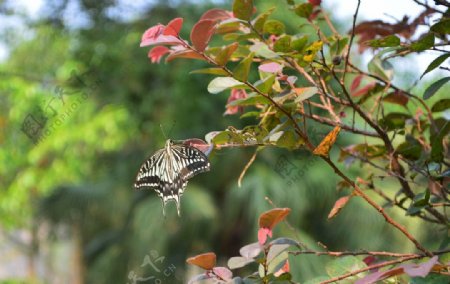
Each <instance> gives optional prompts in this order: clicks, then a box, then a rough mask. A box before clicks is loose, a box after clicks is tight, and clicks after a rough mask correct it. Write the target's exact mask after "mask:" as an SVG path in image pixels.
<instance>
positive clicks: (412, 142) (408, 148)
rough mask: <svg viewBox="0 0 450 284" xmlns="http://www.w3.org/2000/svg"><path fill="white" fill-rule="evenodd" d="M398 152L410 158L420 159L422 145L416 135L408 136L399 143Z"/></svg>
mask: <svg viewBox="0 0 450 284" xmlns="http://www.w3.org/2000/svg"><path fill="white" fill-rule="evenodd" d="M396 152H398V153H399V154H401V155H402V156H403V157H405V158H406V159H408V160H414V161H415V160H418V159H419V158H420V156H421V154H422V145H421V144H420V142H419V141H418V140H416V139H415V138H414V137H412V136H410V135H408V136H406V141H405V142H403V143H402V144H400V145H398V147H397V149H396Z"/></svg>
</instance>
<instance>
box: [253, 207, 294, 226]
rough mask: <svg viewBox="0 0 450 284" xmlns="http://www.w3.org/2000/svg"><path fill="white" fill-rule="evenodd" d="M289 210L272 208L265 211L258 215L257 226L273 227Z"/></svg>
mask: <svg viewBox="0 0 450 284" xmlns="http://www.w3.org/2000/svg"><path fill="white" fill-rule="evenodd" d="M290 212H291V209H289V208H274V209H272V210H269V211H266V212H264V213H263V214H261V215H260V216H259V227H260V228H268V229H270V230H272V229H273V227H275V225H276V224H278V223H279V222H281V221H283V220H284V218H286V216H287V215H289V213H290Z"/></svg>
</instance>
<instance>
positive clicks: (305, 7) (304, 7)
mask: <svg viewBox="0 0 450 284" xmlns="http://www.w3.org/2000/svg"><path fill="white" fill-rule="evenodd" d="M312 11H313V5H311V4H310V3H303V4H299V5H297V6H295V9H294V12H295V14H297V15H298V16H300V17H302V18H309V16H311V14H312Z"/></svg>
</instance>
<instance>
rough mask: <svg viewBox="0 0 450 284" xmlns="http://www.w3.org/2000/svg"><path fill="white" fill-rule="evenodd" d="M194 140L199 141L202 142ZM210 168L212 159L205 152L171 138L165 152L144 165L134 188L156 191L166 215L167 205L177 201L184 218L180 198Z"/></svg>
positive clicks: (152, 157) (160, 151) (158, 153)
mask: <svg viewBox="0 0 450 284" xmlns="http://www.w3.org/2000/svg"><path fill="white" fill-rule="evenodd" d="M193 140H195V141H199V139H193ZM186 141H189V140H186ZM200 141H201V140H200ZM203 143H204V142H203ZM202 146H205V145H202ZM209 169H210V163H209V160H208V158H207V157H206V155H205V154H204V153H203V152H202V151H200V150H199V149H197V148H196V147H193V146H190V145H189V143H186V142H185V143H179V142H174V141H172V140H170V139H168V140H167V141H166V146H165V147H164V148H163V149H160V150H158V151H157V152H156V153H155V154H153V156H151V157H150V158H149V159H147V160H146V161H145V162H144V163H143V164H142V166H141V168H140V169H139V172H138V174H137V177H136V182H135V183H134V187H135V188H136V189H139V188H142V187H149V188H153V189H154V190H155V191H156V193H157V194H158V196H159V197H160V198H161V200H162V203H163V204H162V205H163V215H165V210H164V208H165V206H166V203H167V202H168V201H169V200H174V201H175V203H176V205H177V211H178V216H180V198H181V195H182V194H183V192H184V190H185V188H186V186H187V183H188V180H189V179H190V178H192V177H193V176H195V175H197V174H199V173H202V172H207V171H209Z"/></svg>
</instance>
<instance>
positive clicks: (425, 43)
mask: <svg viewBox="0 0 450 284" xmlns="http://www.w3.org/2000/svg"><path fill="white" fill-rule="evenodd" d="M433 45H434V34H432V33H429V34H427V35H425V36H424V37H422V38H421V39H419V40H418V41H416V42H413V43H412V44H411V46H410V48H411V49H412V50H414V51H424V50H427V49H429V48H431V47H433Z"/></svg>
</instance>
